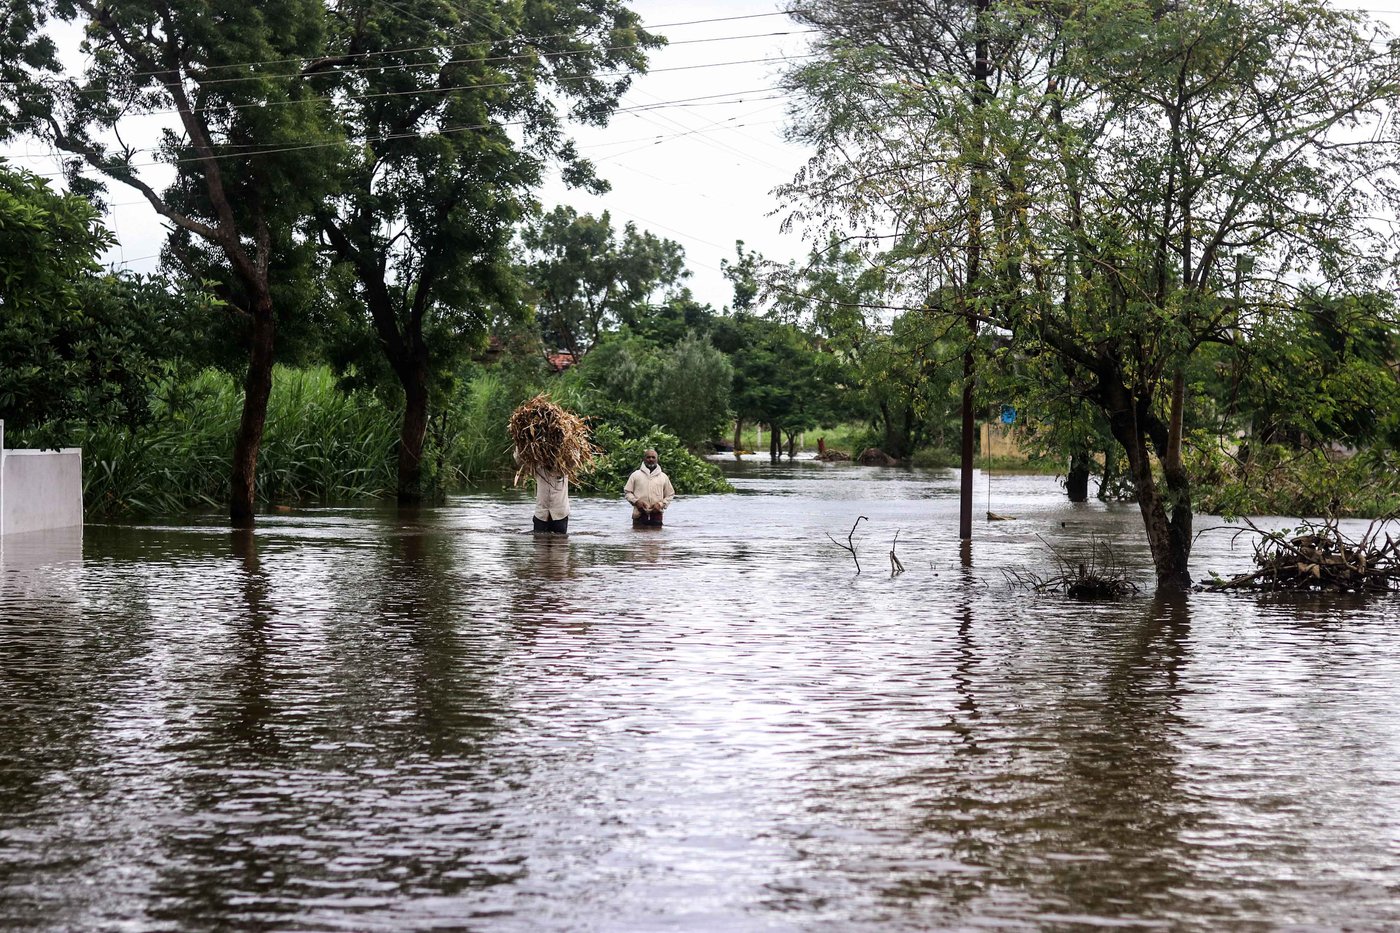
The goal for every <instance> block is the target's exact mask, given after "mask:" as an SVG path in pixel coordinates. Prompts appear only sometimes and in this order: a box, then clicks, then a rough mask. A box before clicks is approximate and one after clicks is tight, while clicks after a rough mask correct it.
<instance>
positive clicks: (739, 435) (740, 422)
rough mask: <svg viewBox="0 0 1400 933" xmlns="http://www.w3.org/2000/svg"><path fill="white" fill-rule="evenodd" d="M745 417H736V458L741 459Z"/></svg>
mask: <svg viewBox="0 0 1400 933" xmlns="http://www.w3.org/2000/svg"><path fill="white" fill-rule="evenodd" d="M743 441H744V419H743V418H735V419H734V459H735V460H741V459H743V455H742V454H741V453H740V452H739V451H741V450H742V449H743V447H744V443H743Z"/></svg>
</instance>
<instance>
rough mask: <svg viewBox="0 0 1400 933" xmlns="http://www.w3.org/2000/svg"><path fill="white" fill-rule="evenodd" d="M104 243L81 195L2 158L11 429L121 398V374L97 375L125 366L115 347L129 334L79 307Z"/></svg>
mask: <svg viewBox="0 0 1400 933" xmlns="http://www.w3.org/2000/svg"><path fill="white" fill-rule="evenodd" d="M109 242H111V236H110V234H109V233H108V232H107V231H106V230H105V229H104V228H103V227H102V225H101V223H100V222H99V220H98V215H97V211H96V210H95V209H94V208H93V206H92V205H91V204H89V203H88V202H87V201H85V200H84V199H83V198H80V197H77V196H75V195H69V194H63V193H60V192H57V191H54V190H53V189H51V188H50V187H49V185H48V183H47V182H46V181H44V180H43V179H41V178H39V177H38V176H37V175H34V174H32V173H30V172H25V171H14V170H11V169H9V168H8V167H6V166H5V165H4V164H3V162H0V418H3V419H4V420H5V421H6V422H7V424H8V425H9V427H10V429H11V430H17V429H23V428H24V427H27V426H31V425H36V424H39V423H40V422H43V421H45V420H48V419H51V418H71V417H75V416H79V417H80V416H82V415H83V414H84V413H86V412H87V411H89V410H92V409H94V408H100V407H102V403H103V402H104V401H106V400H107V399H106V398H104V396H110V397H112V399H111V400H113V401H119V400H120V396H122V395H123V394H124V392H125V383H126V382H127V381H128V379H127V377H126V374H125V373H123V372H119V371H118V372H112V373H111V374H110V375H111V376H112V377H113V378H110V379H106V378H103V377H104V376H107V375H108V370H109V369H110V370H119V369H120V368H121V367H122V366H123V360H122V358H121V356H122V354H121V349H122V347H120V346H112V345H111V344H116V343H117V342H118V341H119V340H120V342H121V343H122V344H124V345H130V344H131V343H133V340H132V337H133V336H134V335H133V334H131V333H130V332H129V331H128V332H124V333H123V332H120V331H113V330H112V329H111V327H110V325H112V324H115V323H117V322H115V321H112V320H109V316H108V315H106V314H99V315H98V316H97V318H96V319H94V318H93V317H92V316H89V314H88V312H87V311H86V310H85V308H84V299H85V298H86V297H89V296H90V295H92V294H93V293H94V291H95V290H94V289H93V288H91V283H92V280H93V279H94V278H95V276H96V269H97V265H96V261H95V259H96V256H97V254H98V253H99V252H101V250H102V249H103V248H104V247H105V246H106V245H107V244H108V243H109ZM104 308H105V306H104ZM112 351H116V352H115V354H114V353H113V352H112ZM133 362H135V361H133Z"/></svg>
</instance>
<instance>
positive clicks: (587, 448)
mask: <svg viewBox="0 0 1400 933" xmlns="http://www.w3.org/2000/svg"><path fill="white" fill-rule="evenodd" d="M510 437H511V440H512V441H514V442H515V453H516V459H517V462H518V464H519V469H517V470H516V471H515V482H516V483H517V484H518V483H519V482H520V481H521V479H523V478H525V477H527V476H532V475H534V473H535V471H536V470H539V469H543V470H548V471H550V472H553V473H558V474H561V475H563V476H566V477H568V478H569V479H570V480H571V481H572V480H574V479H576V478H577V477H578V475H579V474H580V473H583V472H585V471H587V470H588V469H589V468H590V467H591V466H592V465H593V460H594V458H595V457H596V456H597V455H598V450H597V448H595V447H594V446H593V442H592V441H591V440H589V431H588V422H586V421H585V420H584V419H583V418H580V417H579V416H578V415H576V414H574V413H573V412H571V411H568V410H567V409H564V408H561V407H560V406H559V405H557V404H555V403H554V402H553V401H552V400H551V399H550V397H549V395H548V394H541V395H536V396H535V397H534V398H532V399H530V400H529V401H528V402H526V403H525V404H523V405H521V406H520V407H519V408H517V409H516V410H515V411H513V412H511V415H510Z"/></svg>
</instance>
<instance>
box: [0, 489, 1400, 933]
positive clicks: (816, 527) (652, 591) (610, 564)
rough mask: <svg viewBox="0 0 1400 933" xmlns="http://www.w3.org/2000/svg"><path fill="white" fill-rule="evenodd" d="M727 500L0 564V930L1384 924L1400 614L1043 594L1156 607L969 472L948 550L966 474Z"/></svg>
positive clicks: (1399, 867) (445, 514)
mask: <svg viewBox="0 0 1400 933" xmlns="http://www.w3.org/2000/svg"><path fill="white" fill-rule="evenodd" d="M726 469H728V470H730V471H731V472H732V473H733V477H734V481H735V485H736V486H737V487H738V490H739V491H738V492H737V493H736V494H734V495H729V496H715V497H706V498H703V499H694V500H688V499H681V500H678V501H677V503H676V505H675V506H674V507H673V508H672V509H671V510H670V511H668V513H667V521H668V524H667V525H666V527H664V528H661V529H647V530H642V531H637V530H634V529H632V527H631V523H630V519H629V513H628V511H627V509H626V508H625V506H622V505H621V504H620V503H619V502H617V501H612V500H607V501H604V500H590V499H587V498H584V499H580V500H576V502H575V510H574V515H573V516H572V517H571V520H570V531H571V534H569V535H568V536H553V535H532V534H528V533H521V532H519V531H517V529H518V528H519V527H520V526H521V524H522V523H521V521H520V520H519V519H520V515H521V514H524V513H525V511H528V503H525V502H524V501H522V500H521V499H520V498H519V497H518V496H517V495H512V494H506V495H502V496H484V495H483V496H466V497H460V498H455V499H453V500H452V501H450V502H449V503H448V504H446V505H445V506H442V507H437V508H424V509H421V510H418V511H414V512H408V511H405V512H400V511H398V510H395V509H393V508H390V507H381V506H371V507H366V508H342V509H309V510H306V511H304V512H296V513H291V514H287V515H278V516H271V517H269V518H268V519H267V520H265V521H264V522H263V524H261V525H260V526H259V527H258V529H257V530H256V531H254V532H233V533H231V532H229V531H228V530H227V529H225V528H222V527H220V526H219V525H218V524H217V523H215V522H214V521H212V520H211V521H209V522H179V523H173V524H157V525H148V526H90V527H89V528H88V529H87V530H86V534H85V536H83V537H82V538H78V539H74V540H72V541H68V542H67V543H66V544H65V543H64V542H49V543H48V544H45V545H41V544H39V543H37V542H27V543H24V542H22V543H21V544H20V545H15V544H13V543H12V542H14V541H18V540H20V539H10V540H7V541H6V544H5V550H4V551H3V552H0V706H3V709H0V714H3V722H4V723H5V728H4V729H3V730H0V926H5V927H14V928H22V929H30V930H53V931H58V930H65V931H66V930H114V929H134V930H191V929H228V930H253V929H308V930H309V929H317V930H326V929H343V930H405V929H491V930H571V931H572V930H607V931H611V930H639V931H640V930H657V929H683V930H695V931H714V930H735V931H748V930H756V929H764V930H810V929H832V930H839V929H852V928H858V929H875V930H926V929H938V928H972V927H984V926H986V927H998V928H1010V929H1077V928H1082V927H1085V926H1093V925H1105V926H1107V925H1123V926H1128V927H1130V928H1139V929H1147V928H1159V929H1172V930H1183V929H1184V930H1192V929H1195V930H1215V929H1221V928H1222V927H1232V928H1247V929H1277V928H1283V927H1294V928H1312V929H1341V928H1346V929H1357V930H1372V929H1375V930H1379V929H1387V928H1394V927H1395V926H1396V925H1397V924H1400V899H1398V898H1397V897H1396V896H1395V895H1396V891H1397V888H1398V887H1400V686H1398V685H1400V678H1397V676H1396V675H1397V673H1400V660H1397V659H1400V651H1398V650H1397V649H1400V629H1397V626H1396V624H1395V623H1396V621H1397V616H1400V613H1397V611H1396V609H1395V608H1394V606H1392V605H1391V604H1390V603H1387V602H1376V601H1370V602H1368V601H1364V600H1355V599H1348V600H1333V599H1319V598H1316V597H1314V598H1297V597H1282V596H1273V597H1267V598H1258V597H1251V596H1246V595H1233V596H1219V595H1215V596H1212V595H1205V594H1191V595H1187V596H1180V597H1172V598H1168V597H1166V596H1161V597H1150V596H1149V597H1144V598H1141V599H1136V600H1131V601H1129V602H1126V603H1121V604H1093V605H1078V604H1074V603H1069V602H1066V601H1064V600H1062V599H1058V598H1048V597H1033V596H1029V595H1027V594H1025V593H1021V592H1013V591H1011V590H1008V589H1007V587H1006V585H1005V582H1004V576H1003V574H1002V571H1003V570H1004V569H1017V570H1026V569H1030V570H1046V569H1049V565H1050V559H1049V557H1048V554H1047V543H1049V544H1051V545H1053V546H1055V547H1056V548H1061V549H1070V548H1074V547H1082V546H1087V545H1089V544H1090V543H1091V542H1093V541H1096V540H1097V541H1108V542H1109V543H1110V545H1111V546H1112V548H1113V549H1114V553H1115V554H1116V555H1118V556H1119V557H1120V558H1121V559H1122V560H1124V561H1125V562H1127V563H1128V565H1129V566H1131V567H1134V568H1136V569H1137V570H1138V572H1139V574H1140V576H1139V582H1140V583H1143V584H1145V583H1147V582H1148V581H1149V580H1150V577H1151V574H1150V571H1149V568H1148V566H1147V560H1148V557H1147V550H1146V548H1145V546H1144V545H1143V542H1142V539H1141V534H1140V531H1139V527H1138V519H1137V515H1136V513H1135V511H1134V509H1133V508H1132V507H1116V506H1113V507H1109V506H1104V505H1102V504H1099V503H1089V504H1082V505H1071V504H1069V503H1067V502H1065V501H1064V500H1063V498H1062V497H1061V496H1060V495H1059V494H1058V493H1057V491H1056V487H1055V484H1054V481H1053V480H1050V479H1044V478H1016V477H1004V476H997V477H995V478H994V485H993V494H994V495H995V497H996V499H995V501H996V504H997V511H998V512H1002V513H1005V514H1010V515H1015V516H1017V519H1016V521H1011V522H1000V523H995V524H982V523H979V524H978V525H977V526H976V528H975V534H976V536H977V537H976V539H975V540H974V542H973V543H972V544H971V546H970V547H967V548H963V547H960V546H959V542H958V541H957V539H956V529H957V482H956V476H955V474H952V473H941V472H927V473H926V472H917V471H909V470H878V469H867V468H861V467H853V466H837V467H832V466H826V465H817V464H802V463H799V464H796V465H783V466H780V467H776V468H775V467H770V466H768V465H767V464H752V463H744V464H738V465H734V464H727V465H726ZM522 510H524V511H522ZM857 515H866V516H868V517H869V521H867V522H862V523H861V524H860V527H859V529H858V530H857V532H856V533H855V535H854V538H853V540H854V543H855V545H856V546H857V548H859V551H860V554H861V557H862V561H861V562H862V565H863V566H864V567H865V572H864V573H862V574H860V575H859V576H857V575H856V574H855V573H854V566H853V563H852V561H851V559H850V555H849V554H847V553H846V552H845V551H843V550H841V549H840V548H837V547H834V546H832V545H831V543H830V541H828V540H827V537H826V536H827V535H828V534H830V535H831V536H832V537H835V538H837V539H838V540H844V539H845V536H846V533H847V532H848V530H849V529H850V528H851V525H852V524H853V522H854V520H855V517H856V516H857ZM896 531H898V532H899V541H898V552H899V556H900V559H901V561H902V562H903V563H904V565H905V567H906V568H908V570H907V572H906V573H904V574H901V575H898V576H893V577H892V576H890V575H889V574H888V571H887V568H886V567H885V563H886V561H885V556H884V555H885V554H886V552H887V551H888V550H889V549H890V547H891V546H892V545H893V539H894V535H895V532H896ZM24 537H25V538H28V537H29V536H24ZM1247 560H1248V551H1247V548H1246V549H1237V550H1234V551H1232V550H1231V549H1230V541H1229V537H1228V535H1214V536H1212V535H1206V536H1204V537H1203V538H1202V539H1201V542H1200V543H1199V544H1198V546H1197V558H1196V569H1197V570H1198V571H1199V572H1200V573H1201V574H1204V572H1205V571H1207V570H1221V571H1231V570H1234V569H1238V568H1239V567H1241V566H1242V565H1243V563H1244V562H1245V561H1247Z"/></svg>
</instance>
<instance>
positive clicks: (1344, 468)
mask: <svg viewBox="0 0 1400 933" xmlns="http://www.w3.org/2000/svg"><path fill="white" fill-rule="evenodd" d="M1190 466H1191V469H1192V472H1193V476H1194V478H1195V479H1196V488H1197V489H1198V493H1197V501H1196V505H1197V507H1198V508H1199V509H1201V510H1202V511H1205V512H1210V513H1212V514H1215V515H1221V516H1223V517H1225V518H1238V517H1240V516H1243V515H1288V516H1298V517H1325V518H1331V517H1337V518H1393V517H1395V516H1396V515H1400V455H1397V453H1396V451H1395V450H1394V449H1393V448H1389V447H1371V448H1368V449H1366V450H1363V451H1361V452H1360V453H1358V454H1356V455H1355V456H1350V457H1347V456H1342V457H1338V456H1335V455H1330V454H1328V453H1327V452H1326V451H1324V450H1317V449H1310V450H1302V451H1299V450H1294V449H1291V448H1287V447H1281V446H1276V445H1259V446H1254V447H1250V448H1248V449H1247V456H1239V455H1235V456H1231V455H1229V454H1227V453H1225V452H1224V451H1223V450H1222V449H1221V448H1220V447H1219V446H1218V445H1212V444H1202V445H1200V446H1199V447H1198V448H1197V449H1195V450H1194V451H1193V452H1192V457H1191V463H1190Z"/></svg>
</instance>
